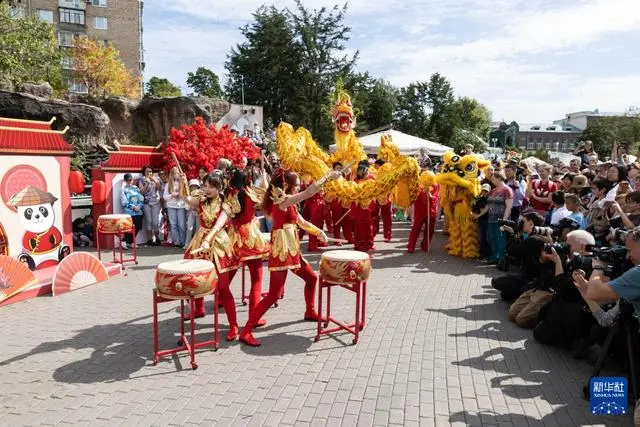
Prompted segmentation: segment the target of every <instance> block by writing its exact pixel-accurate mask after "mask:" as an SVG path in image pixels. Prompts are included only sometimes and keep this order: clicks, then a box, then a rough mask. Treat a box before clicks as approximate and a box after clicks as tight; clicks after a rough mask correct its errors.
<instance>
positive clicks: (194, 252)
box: [189, 247, 206, 255]
mask: <svg viewBox="0 0 640 427" xmlns="http://www.w3.org/2000/svg"><path fill="white" fill-rule="evenodd" d="M202 251H206V249H205V248H202V247H201V248H198V249H194V250H192V251H191V252H189V253H190V254H191V255H198V254H199V253H200V252H202Z"/></svg>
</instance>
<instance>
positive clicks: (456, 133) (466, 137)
mask: <svg viewBox="0 0 640 427" xmlns="http://www.w3.org/2000/svg"><path fill="white" fill-rule="evenodd" d="M467 144H470V145H473V151H474V152H476V153H484V152H485V151H486V150H487V143H486V141H484V140H483V139H482V138H480V137H479V136H478V135H476V134H475V133H473V132H471V131H469V130H466V129H462V128H454V129H453V132H452V136H451V138H450V139H449V141H447V144H446V145H447V146H449V147H451V148H453V151H455V152H456V153H462V149H463V148H464V146H465V145H467Z"/></svg>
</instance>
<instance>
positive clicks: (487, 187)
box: [476, 184, 491, 191]
mask: <svg viewBox="0 0 640 427" xmlns="http://www.w3.org/2000/svg"><path fill="white" fill-rule="evenodd" d="M476 188H477V187H476ZM480 188H481V189H482V191H491V186H490V185H489V184H482V187H480Z"/></svg>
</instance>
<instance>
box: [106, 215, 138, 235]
mask: <svg viewBox="0 0 640 427" xmlns="http://www.w3.org/2000/svg"><path fill="white" fill-rule="evenodd" d="M97 227H98V233H101V234H118V233H124V232H127V231H131V230H133V219H132V218H131V216H130V215H100V217H98V226H97Z"/></svg>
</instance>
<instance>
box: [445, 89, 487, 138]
mask: <svg viewBox="0 0 640 427" xmlns="http://www.w3.org/2000/svg"><path fill="white" fill-rule="evenodd" d="M490 126H491V112H490V111H489V109H488V108H487V107H485V106H484V105H482V104H481V103H480V102H478V101H477V100H476V99H474V98H469V97H462V98H458V99H456V100H455V101H454V102H453V103H452V104H451V105H450V106H449V107H448V108H447V110H446V112H445V115H444V116H443V117H442V120H441V124H440V130H439V132H438V135H437V137H438V140H439V142H441V143H442V144H445V145H449V146H452V147H455V146H456V145H457V144H459V143H460V141H461V140H462V139H461V135H465V134H466V135H467V137H468V138H471V139H472V141H470V142H468V143H470V144H472V145H473V146H474V148H475V149H476V150H478V151H480V150H484V149H485V148H486V143H485V141H486V140H487V138H488V135H489V128H490ZM457 130H462V131H463V132H456V131H457ZM463 145H464V144H463ZM483 147H484V148H483Z"/></svg>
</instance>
